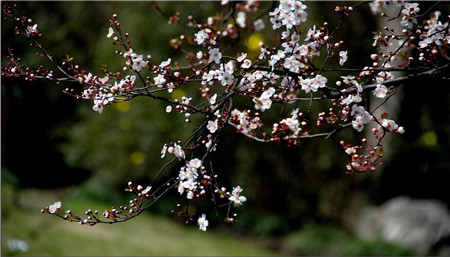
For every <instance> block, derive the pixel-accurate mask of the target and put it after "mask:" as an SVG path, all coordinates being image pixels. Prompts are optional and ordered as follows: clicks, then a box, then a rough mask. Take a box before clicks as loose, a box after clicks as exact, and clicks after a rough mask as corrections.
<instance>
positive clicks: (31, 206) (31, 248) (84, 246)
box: [2, 184, 275, 256]
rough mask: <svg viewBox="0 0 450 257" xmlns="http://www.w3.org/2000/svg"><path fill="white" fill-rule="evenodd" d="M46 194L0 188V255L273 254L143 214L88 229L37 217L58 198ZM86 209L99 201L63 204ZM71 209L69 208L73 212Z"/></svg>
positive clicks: (101, 208)
mask: <svg viewBox="0 0 450 257" xmlns="http://www.w3.org/2000/svg"><path fill="white" fill-rule="evenodd" d="M57 199H58V198H57V195H55V193H54V192H50V191H41V190H32V189H28V190H23V191H22V192H21V193H14V194H13V189H12V188H11V187H10V186H8V185H5V184H3V185H2V256H5V255H6V256H11V255H19V256H20V255H22V256H24V255H26V256H37V255H46V256H49V255H50V256H54V255H57V256H95V255H101V256H114V255H115V256H121V255H126V256H131V255H141V256H142V255H146V256H148V255H178V256H183V255H195V256H199V255H209V256H211V255H222V256H224V255H245V256H249V255H274V254H275V253H273V252H270V251H268V250H265V249H262V248H261V247H260V246H258V245H255V244H254V243H249V242H245V241H242V240H241V239H239V240H238V239H236V238H232V237H230V236H226V235H223V234H219V233H215V232H214V230H208V231H207V232H203V231H199V230H198V228H197V227H196V226H187V225H184V224H183V223H180V222H177V221H175V219H170V218H165V217H160V216H156V215H151V214H147V213H146V214H144V215H141V216H140V217H138V218H136V219H133V220H130V221H128V222H125V223H121V224H115V225H103V224H99V225H96V226H93V227H90V226H81V225H79V224H77V223H69V222H66V221H63V220H60V219H57V218H56V217H52V216H49V215H45V214H41V213H40V209H41V208H42V207H43V206H46V205H49V204H51V203H53V202H54V201H55V200H57ZM64 204H66V206H63V208H64V207H67V206H72V207H75V208H76V209H77V210H80V212H81V211H82V210H87V209H89V208H92V207H93V206H95V207H97V208H98V210H99V211H100V210H103V209H107V208H108V206H107V205H105V204H102V203H93V202H87V201H85V200H77V199H70V200H69V201H68V202H66V203H65V202H63V205H64ZM75 208H74V209H75ZM14 239H17V240H22V241H24V242H26V244H27V246H28V250H27V251H26V252H23V251H21V250H16V251H13V250H11V249H10V247H9V246H8V242H12V241H11V240H14Z"/></svg>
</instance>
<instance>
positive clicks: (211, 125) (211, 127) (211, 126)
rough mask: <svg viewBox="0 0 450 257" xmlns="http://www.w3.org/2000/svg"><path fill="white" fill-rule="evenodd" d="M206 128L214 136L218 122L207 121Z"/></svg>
mask: <svg viewBox="0 0 450 257" xmlns="http://www.w3.org/2000/svg"><path fill="white" fill-rule="evenodd" d="M206 128H207V129H208V130H209V132H211V133H212V134H214V133H215V132H216V131H217V129H218V128H219V125H218V120H215V121H212V120H210V121H208V125H207V126H206Z"/></svg>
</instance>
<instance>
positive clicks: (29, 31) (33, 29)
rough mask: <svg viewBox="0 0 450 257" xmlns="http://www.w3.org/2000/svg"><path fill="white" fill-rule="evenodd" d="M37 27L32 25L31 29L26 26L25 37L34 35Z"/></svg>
mask: <svg viewBox="0 0 450 257" xmlns="http://www.w3.org/2000/svg"><path fill="white" fill-rule="evenodd" d="M37 27H38V25H37V24H34V25H33V27H32V26H28V27H27V36H30V35H31V34H36V33H37V32H38V30H37Z"/></svg>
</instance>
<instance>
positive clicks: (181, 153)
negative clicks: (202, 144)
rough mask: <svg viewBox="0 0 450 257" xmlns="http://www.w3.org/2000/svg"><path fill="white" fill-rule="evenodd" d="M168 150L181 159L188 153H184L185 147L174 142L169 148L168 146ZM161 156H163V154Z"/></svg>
mask: <svg viewBox="0 0 450 257" xmlns="http://www.w3.org/2000/svg"><path fill="white" fill-rule="evenodd" d="M163 150H164V148H163ZM167 152H169V153H171V154H174V155H175V156H176V157H177V158H179V159H184V158H186V154H185V153H184V151H183V148H182V147H181V146H180V145H178V144H177V143H174V145H173V146H170V147H169V148H167ZM161 158H163V156H162V157H161Z"/></svg>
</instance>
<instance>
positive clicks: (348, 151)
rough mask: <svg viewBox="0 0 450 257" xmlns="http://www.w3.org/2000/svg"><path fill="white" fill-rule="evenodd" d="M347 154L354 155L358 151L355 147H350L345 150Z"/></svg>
mask: <svg viewBox="0 0 450 257" xmlns="http://www.w3.org/2000/svg"><path fill="white" fill-rule="evenodd" d="M345 153H346V154H348V155H354V154H355V153H356V149H355V148H354V147H349V148H347V149H345Z"/></svg>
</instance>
